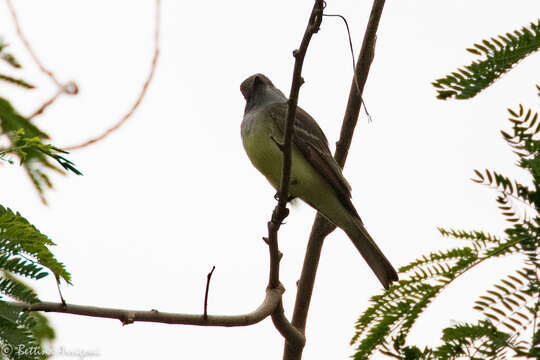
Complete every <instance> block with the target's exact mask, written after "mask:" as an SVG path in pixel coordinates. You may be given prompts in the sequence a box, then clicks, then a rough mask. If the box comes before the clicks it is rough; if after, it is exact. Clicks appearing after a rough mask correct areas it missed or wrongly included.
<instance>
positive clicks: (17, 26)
mask: <svg viewBox="0 0 540 360" xmlns="http://www.w3.org/2000/svg"><path fill="white" fill-rule="evenodd" d="M6 3H7V6H8V8H9V12H10V13H11V17H12V18H13V22H14V23H15V29H16V31H17V35H19V39H21V41H22V43H23V45H24V47H25V48H26V50H27V51H28V53H29V54H30V56H31V57H32V60H34V62H35V63H36V65H37V66H38V67H39V69H40V70H41V71H42V72H43V73H44V74H46V75H47V76H49V77H50V78H51V80H52V81H53V82H54V83H55V84H56V86H58V88H59V89H63V88H64V85H62V84H61V83H60V81H58V79H56V77H55V76H54V74H53V73H52V71H50V70H47V68H45V66H43V64H42V63H41V61H39V59H38V57H37V55H36V53H35V52H34V50H32V47H31V46H30V43H29V42H28V40H26V37H25V36H24V34H23V32H22V29H21V26H20V24H19V19H18V17H17V13H16V12H15V8H14V7H13V4H12V3H11V0H6Z"/></svg>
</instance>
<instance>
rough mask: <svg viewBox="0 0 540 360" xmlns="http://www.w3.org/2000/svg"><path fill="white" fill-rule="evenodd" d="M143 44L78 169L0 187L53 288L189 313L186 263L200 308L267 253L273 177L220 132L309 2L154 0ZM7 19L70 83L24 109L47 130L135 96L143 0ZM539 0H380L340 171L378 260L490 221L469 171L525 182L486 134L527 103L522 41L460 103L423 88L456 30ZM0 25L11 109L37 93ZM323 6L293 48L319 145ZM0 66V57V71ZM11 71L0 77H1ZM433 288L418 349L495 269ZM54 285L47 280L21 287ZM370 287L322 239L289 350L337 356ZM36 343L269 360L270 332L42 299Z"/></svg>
mask: <svg viewBox="0 0 540 360" xmlns="http://www.w3.org/2000/svg"><path fill="white" fill-rule="evenodd" d="M162 2H163V5H162V36H161V39H160V49H161V55H160V58H159V63H158V67H157V70H156V74H155V77H154V79H153V82H152V84H151V85H150V88H149V92H148V94H147V96H146V98H145V99H144V101H143V103H142V104H141V106H140V107H139V108H138V110H137V112H136V113H135V114H134V116H133V117H132V118H131V119H130V120H129V121H128V122H127V123H126V124H125V125H124V126H123V127H122V128H121V129H120V130H119V131H117V132H116V133H114V134H113V135H111V136H110V137H108V138H107V139H106V140H104V141H101V142H99V143H97V144H95V145H93V146H90V147H88V148H86V149H83V150H79V151H75V152H73V153H72V154H71V155H70V156H69V158H70V159H71V160H73V161H74V162H75V163H76V165H77V168H79V169H80V170H81V171H82V172H83V173H84V176H82V177H77V176H75V175H72V174H70V175H69V176H67V177H58V176H55V177H53V180H54V184H55V190H54V191H49V192H47V194H46V196H47V198H48V201H49V203H50V205H49V206H48V207H46V206H43V205H42V204H41V203H40V201H39V198H38V196H37V194H36V192H35V191H34V190H33V189H32V186H31V184H30V182H29V181H28V179H27V178H26V177H25V175H24V172H23V171H22V169H19V168H16V167H12V166H7V165H5V166H2V167H1V168H0V171H1V172H2V181H3V184H4V185H3V186H2V189H3V190H2V194H1V201H0V203H1V204H2V205H4V206H8V207H10V208H12V209H14V210H17V211H19V212H21V213H22V214H23V215H24V216H25V217H27V218H28V219H29V220H30V221H31V222H32V223H33V224H35V225H36V226H37V227H38V228H39V229H40V230H41V231H42V232H43V233H45V234H47V235H48V236H50V237H51V239H53V241H55V242H56V243H57V244H58V246H57V247H55V248H54V249H53V251H54V253H55V254H56V255H57V257H58V258H59V259H60V260H61V261H63V262H64V263H65V264H66V266H67V269H68V270H69V271H70V272H71V273H72V275H73V283H74V286H64V287H63V293H64V296H65V298H66V300H67V301H68V302H69V303H75V304H87V305H95V306H110V307H121V308H131V309H148V310H149V309H153V308H154V309H158V310H161V311H170V312H186V313H200V312H201V311H202V305H203V295H204V287H205V280H206V274H207V273H208V271H209V270H210V269H211V268H212V266H213V265H215V266H216V270H215V272H214V275H213V278H212V284H211V289H210V300H209V313H213V314H239V313H245V312H249V311H251V310H253V309H255V308H256V307H257V306H258V305H259V304H260V302H261V301H262V299H263V297H264V294H265V287H266V283H267V273H268V251H267V247H266V245H265V244H264V242H263V241H262V240H261V237H262V236H264V235H265V234H266V222H267V221H268V220H269V218H270V214H271V211H272V209H273V208H274V206H275V201H274V199H273V195H274V192H275V191H274V190H273V189H272V188H271V186H270V185H269V184H268V183H267V182H266V180H265V179H264V177H262V176H261V175H260V174H259V173H258V172H257V171H256V170H255V169H254V168H253V167H252V166H251V164H250V162H249V160H248V158H247V156H246V155H245V153H244V150H243V148H242V144H241V141H240V122H241V120H242V114H243V111H244V99H243V97H242V96H241V94H240V91H239V85H240V83H241V82H242V80H244V79H245V78H246V77H248V76H250V75H251V74H253V73H256V72H261V73H264V74H266V75H267V76H268V77H269V78H270V79H272V81H273V82H274V83H275V85H276V86H277V87H279V88H281V89H282V90H283V92H285V93H286V94H287V93H288V92H289V87H290V82H291V75H292V69H293V57H292V56H291V53H292V51H293V50H294V49H295V48H296V47H298V46H299V43H300V40H301V37H302V34H303V32H304V29H305V25H306V22H307V19H308V17H309V13H310V11H311V7H312V1H294V2H292V1H284V0H280V1H271V2H270V1H253V0H250V1H234V2H223V1H191V2H184V1H173V0H164V1H162ZM14 3H15V6H16V9H17V12H18V15H19V17H20V21H21V25H22V28H23V31H24V33H25V35H26V36H27V38H28V40H29V41H30V43H31V45H32V47H33V48H34V49H35V52H36V54H37V55H38V57H39V58H40V59H41V60H42V62H43V63H44V65H45V66H47V67H48V68H50V69H51V70H52V71H53V72H54V73H55V74H56V75H57V77H58V78H59V79H60V80H61V81H68V80H73V81H75V82H76V83H77V84H78V86H79V87H80V94H79V95H77V96H75V97H68V96H64V97H62V98H60V99H59V100H58V101H57V102H56V103H55V104H54V105H53V106H51V107H50V108H49V109H48V110H47V111H46V113H45V114H44V115H43V116H40V117H39V118H36V124H37V125H38V126H40V127H42V128H43V129H44V130H45V131H47V132H48V133H49V134H51V136H52V143H54V144H55V145H57V146H66V145H72V144H76V143H79V142H82V141H84V140H87V139H88V138H90V137H93V136H95V135H98V134H100V133H101V132H103V131H104V130H105V129H107V128H108V127H110V126H111V125H113V124H114V123H115V122H117V121H118V120H119V119H120V117H121V116H122V115H123V114H124V113H125V112H126V111H127V110H128V109H129V107H130V106H131V105H132V103H133V102H134V101H135V99H136V97H137V96H138V93H139V91H140V88H141V86H142V84H143V82H144V80H145V78H146V76H147V73H148V70H149V67H150V62H151V58H152V56H153V53H152V51H153V31H154V6H155V2H154V1H152V0H146V1H127V0H124V1H120V0H117V1H103V0H96V1H92V2H88V1H80V0H78V1H77V0H70V1H67V0H56V1H46V2H45V1H36V0H17V1H14ZM327 3H328V6H327V13H339V14H342V15H343V16H345V17H346V18H347V19H348V21H349V25H350V29H351V34H352V37H353V43H354V46H355V51H356V54H357V53H358V51H359V48H360V44H361V40H362V37H363V32H364V29H365V25H366V23H367V20H368V16H369V11H370V7H371V2H370V1H353V0H343V1H339V2H335V1H327ZM539 14H540V2H538V1H537V0H530V1H524V0H520V1H514V2H508V1H500V0H495V1H494V0H482V1H480V0H477V1H457V0H456V1H440V0H437V1H433V0H431V1H405V0H401V1H388V2H387V4H386V6H385V9H384V12H383V15H382V19H381V22H380V27H379V32H378V38H377V47H376V51H375V59H374V62H373V65H372V69H371V72H370V75H369V78H368V82H367V84H366V88H365V92H364V100H365V102H366V104H367V106H368V110H369V113H370V114H371V117H372V119H373V121H372V122H371V123H368V121H367V118H366V116H365V113H364V112H362V114H361V118H360V121H359V125H358V127H357V130H356V134H355V137H354V139H353V143H352V147H351V151H350V154H349V157H348V160H347V164H346V167H345V176H346V177H347V179H348V180H349V182H350V183H351V185H352V187H353V202H354V204H355V205H356V207H357V209H358V212H359V213H360V215H361V217H362V219H363V221H364V223H365V225H366V227H367V229H368V230H369V232H370V233H371V234H372V236H373V238H374V239H375V240H376V241H377V243H378V244H379V246H380V247H381V249H382V250H383V251H384V252H385V254H386V255H387V257H388V258H389V259H390V261H391V262H392V263H393V264H394V265H395V266H396V267H399V266H402V265H405V264H407V263H408V262H410V261H412V260H414V259H415V258H417V257H419V256H420V255H422V254H426V253H429V252H430V251H434V250H438V249H444V248H448V247H451V246H455V245H457V244H458V243H456V242H455V241H452V240H449V239H443V238H442V237H441V236H440V235H439V234H438V231H437V226H443V227H454V228H464V229H485V230H489V231H490V232H493V233H495V234H499V235H500V234H502V231H503V229H504V228H505V226H506V224H505V223H504V219H503V218H502V217H501V216H500V215H498V212H497V209H496V203H495V201H494V198H495V193H494V192H492V191H490V190H489V189H487V188H482V187H481V186H479V185H476V184H474V183H473V182H472V181H470V178H471V177H472V175H473V169H475V168H479V169H483V168H490V169H494V170H497V171H501V172H505V173H506V174H508V175H512V176H515V177H517V178H518V179H521V180H522V181H524V182H527V177H526V176H524V175H523V174H522V173H520V172H519V171H517V170H516V168H515V166H514V163H515V161H516V159H515V157H514V156H513V155H512V154H511V151H510V149H509V148H508V147H507V146H506V145H505V143H504V141H503V140H502V138H501V136H500V133H499V131H500V130H501V129H507V128H508V121H507V120H506V108H507V107H512V108H516V107H517V106H518V104H519V103H523V104H524V105H526V106H531V107H537V106H538V103H539V101H538V97H537V96H536V93H537V91H536V89H535V87H534V85H535V84H538V83H540V78H539V77H538V63H539V61H540V57H539V55H538V54H535V55H533V56H531V57H530V58H528V59H526V60H525V61H523V62H522V63H520V64H519V66H518V67H517V68H516V69H514V70H512V71H511V72H510V73H509V74H507V75H506V76H504V77H503V78H502V79H501V80H500V81H498V82H497V83H496V84H495V85H494V86H492V87H491V88H489V89H488V90H487V91H485V92H483V93H481V94H480V95H479V96H478V97H477V98H475V99H474V100H470V101H446V102H443V101H440V100H437V99H436V98H435V95H436V92H435V91H434V89H433V87H432V86H431V85H430V83H431V82H432V81H433V80H435V79H437V78H440V77H443V76H445V75H446V74H447V73H449V72H451V71H454V70H455V69H456V68H457V67H460V66H462V65H465V64H468V63H469V62H470V61H471V60H472V59H473V56H472V55H470V54H468V53H467V52H466V51H465V49H466V48H467V47H470V46H472V44H473V43H475V42H479V41H481V40H482V39H486V38H489V37H491V36H495V35H498V34H503V33H506V32H508V31H511V30H514V29H517V28H520V27H521V26H522V25H526V24H528V23H529V22H531V21H535V20H537V19H538V17H539ZM0 23H1V24H3V26H2V29H1V31H0V35H3V36H4V38H5V40H6V41H7V42H9V43H10V44H11V51H12V52H13V53H14V54H15V55H16V57H17V58H18V59H19V60H20V62H21V63H22V64H23V66H24V67H25V69H24V71H23V72H20V73H19V74H18V75H19V76H23V77H24V78H26V79H27V80H28V81H30V82H33V83H35V84H36V85H37V86H38V89H37V90H34V91H25V90H21V89H17V88H14V87H12V86H9V85H5V84H1V85H0V96H3V97H6V98H8V99H9V100H10V101H12V103H13V104H14V105H15V106H16V108H17V109H18V110H19V111H20V112H21V113H23V114H30V113H32V112H33V111H34V110H35V109H36V108H38V107H39V106H40V105H41V103H42V102H43V101H45V100H47V99H48V98H49V97H51V96H52V95H53V94H54V92H55V90H56V89H55V87H54V84H52V83H51V81H50V80H49V79H48V78H47V77H46V76H44V75H43V74H41V73H40V72H39V70H38V69H37V68H36V66H35V64H34V63H33V62H32V60H31V58H30V57H29V56H28V54H27V52H26V51H25V49H24V48H23V47H22V44H21V42H20V40H19V39H18V37H17V35H16V33H15V30H14V26H13V22H12V19H11V18H10V16H9V12H8V10H7V8H6V6H5V4H2V6H1V7H0ZM351 68H352V64H351V56H350V53H349V49H348V40H347V37H346V31H345V27H344V25H343V23H342V22H341V20H339V19H337V18H325V19H324V20H323V23H322V26H321V30H320V32H319V33H318V34H316V35H315V36H314V37H313V39H312V42H311V44H310V47H309V50H308V54H307V57H306V61H305V65H304V71H303V76H304V78H305V80H306V83H305V85H304V86H303V87H302V88H301V92H300V101H299V104H300V106H302V107H303V108H304V109H305V110H306V111H308V112H309V113H310V114H311V115H312V116H313V117H314V118H315V119H317V121H318V122H319V124H320V125H321V127H322V128H323V130H324V131H325V132H326V135H327V136H328V138H329V139H330V143H331V148H332V149H333V148H334V143H335V141H336V140H337V138H338V135H339V129H340V126H341V120H342V118H343V112H344V109H345V105H346V101H347V95H348V91H349V85H350V81H351V76H352V69H351ZM0 70H1V71H4V70H6V68H0ZM13 74H15V73H13ZM313 217H314V211H313V210H312V209H311V208H310V207H308V206H307V205H305V204H302V203H297V205H293V206H292V211H291V215H290V216H289V218H288V219H287V223H286V225H285V226H283V227H282V230H281V231H280V248H281V251H282V252H283V253H284V256H283V260H282V266H281V269H282V273H281V280H282V282H283V284H284V286H285V288H286V289H287V291H286V293H285V295H284V305H285V309H286V313H287V314H288V315H290V314H291V312H292V307H293V304H294V297H295V282H296V280H297V279H298V277H299V274H300V269H301V264H302V260H303V255H304V251H305V246H306V241H307V235H308V233H309V230H310V227H311V224H312V221H313ZM497 261H498V263H492V264H487V265H485V266H483V267H479V268H478V269H475V271H474V273H472V274H471V275H470V276H466V277H464V278H463V281H462V283H461V284H458V285H457V286H453V287H450V288H449V289H448V290H447V291H446V292H445V293H443V297H442V298H441V299H440V300H437V301H435V302H434V304H433V306H432V307H430V309H429V310H428V312H426V313H425V315H424V316H423V317H422V318H421V320H420V321H419V322H418V325H417V326H416V327H415V328H414V330H413V333H412V335H411V339H413V340H415V341H416V343H417V344H420V345H424V344H436V342H437V341H438V339H439V337H440V331H439V329H440V328H441V327H443V326H447V325H449V324H450V323H451V322H452V321H460V320H467V319H470V318H471V317H472V316H478V314H476V313H475V312H474V311H473V310H471V308H472V303H473V301H474V300H475V299H476V296H478V295H480V294H481V293H482V292H483V291H485V290H486V288H487V287H488V285H489V283H490V280H495V279H497V276H498V275H499V274H501V273H502V271H505V270H506V269H507V266H511V265H512V261H507V260H497ZM36 287H37V288H38V290H39V294H40V296H41V297H42V299H43V300H50V301H57V300H58V296H57V293H56V286H55V284H54V281H53V279H52V277H51V278H48V279H46V280H43V281H40V282H38V283H37V284H36ZM380 290H381V286H380V284H379V282H378V281H377V279H376V277H375V276H374V275H373V274H372V273H371V271H370V269H369V268H368V266H367V265H366V264H365V262H364V261H363V259H362V258H361V257H360V255H359V254H358V253H356V251H355V250H354V248H353V246H352V245H351V243H350V241H349V240H348V239H347V237H346V235H345V234H344V233H343V232H342V231H340V230H337V231H335V232H334V233H333V234H332V235H330V236H329V237H328V238H327V240H326V242H325V245H324V248H323V254H322V258H321V263H320V267H319V272H318V274H317V281H316V285H315V292H314V296H313V300H312V306H311V311H310V314H309V318H308V327H307V345H306V349H305V351H304V358H305V359H324V358H334V359H345V358H347V357H348V356H350V355H352V354H353V353H354V349H353V348H351V347H350V346H349V345H348V344H349V340H350V338H351V337H352V336H353V335H354V327H353V325H354V322H355V320H356V319H357V318H358V316H359V315H360V314H361V313H362V311H363V310H364V309H365V308H366V306H367V305H368V299H369V297H371V296H373V295H375V294H378V293H379V292H380ZM48 316H49V318H50V319H51V320H52V322H53V325H54V326H55V328H56V329H57V334H58V339H57V341H56V343H55V346H57V347H63V348H65V349H66V350H72V351H94V352H97V353H98V354H99V357H98V358H99V359H118V358H131V359H149V358H175V359H209V358H215V357H224V358H235V359H253V358H259V359H276V358H280V357H281V353H282V348H283V339H282V337H281V336H280V335H279V334H278V332H277V331H276V330H275V329H274V327H273V325H272V323H271V321H270V320H269V319H267V320H265V321H263V322H262V323H260V324H257V325H254V326H251V327H245V328H234V329H225V328H202V327H189V326H179V325H174V326H171V325H160V324H139V323H137V324H133V325H129V326H122V325H121V324H120V322H118V321H114V320H105V319H92V318H84V317H77V316H72V315H59V314H50V315H48Z"/></svg>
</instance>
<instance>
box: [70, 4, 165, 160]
mask: <svg viewBox="0 0 540 360" xmlns="http://www.w3.org/2000/svg"><path fill="white" fill-rule="evenodd" d="M160 7H161V1H160V0H156V18H155V29H154V57H153V58H152V64H151V66H150V72H149V73H148V76H147V78H146V81H145V82H144V84H143V87H142V89H141V92H140V93H139V96H138V97H137V100H136V101H135V103H134V104H133V105H132V106H131V108H130V109H129V111H128V112H127V113H126V114H125V115H124V116H123V117H122V118H121V119H120V121H118V122H117V123H116V124H115V125H114V126H112V127H111V128H109V129H107V130H106V131H105V132H104V133H103V134H101V135H99V136H96V137H95V138H92V139H90V140H88V141H85V142H84V143H82V144H78V145H71V146H67V147H64V148H63V149H65V150H78V149H81V148H84V147H86V146H88V145H92V144H94V143H96V142H98V141H100V140H103V139H104V138H105V137H107V136H108V135H110V134H111V133H113V132H114V131H116V130H118V128H120V126H122V125H123V124H124V123H125V122H126V121H127V120H128V119H129V118H130V117H131V115H133V113H134V112H135V110H136V109H137V107H138V106H139V105H140V104H141V102H142V100H143V98H144V96H145V95H146V91H147V90H148V86H149V85H150V82H151V81H152V79H153V78H154V73H155V71H156V65H157V60H158V57H159V32H160V26H161V21H160V12H161V11H160Z"/></svg>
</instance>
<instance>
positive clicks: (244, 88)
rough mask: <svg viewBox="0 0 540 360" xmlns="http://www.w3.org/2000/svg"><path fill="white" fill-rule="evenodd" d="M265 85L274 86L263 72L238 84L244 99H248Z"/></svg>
mask: <svg viewBox="0 0 540 360" xmlns="http://www.w3.org/2000/svg"><path fill="white" fill-rule="evenodd" d="M267 86H271V87H274V84H272V82H271V81H270V79H269V78H267V77H266V76H264V75H263V74H255V75H251V76H250V77H248V78H247V79H246V80H244V81H242V84H240V91H241V92H242V95H244V99H246V100H247V101H249V99H250V98H251V97H252V96H253V94H255V93H256V92H257V90H259V89H261V88H264V87H267Z"/></svg>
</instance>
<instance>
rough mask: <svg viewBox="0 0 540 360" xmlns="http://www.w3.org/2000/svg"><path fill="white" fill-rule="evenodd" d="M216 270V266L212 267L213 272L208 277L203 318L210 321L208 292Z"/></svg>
mask: <svg viewBox="0 0 540 360" xmlns="http://www.w3.org/2000/svg"><path fill="white" fill-rule="evenodd" d="M214 270H216V267H215V266H212V270H210V272H209V273H208V275H206V290H205V291H204V313H203V318H204V319H205V320H206V319H208V290H209V289H210V280H211V279H212V274H213V273H214Z"/></svg>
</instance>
